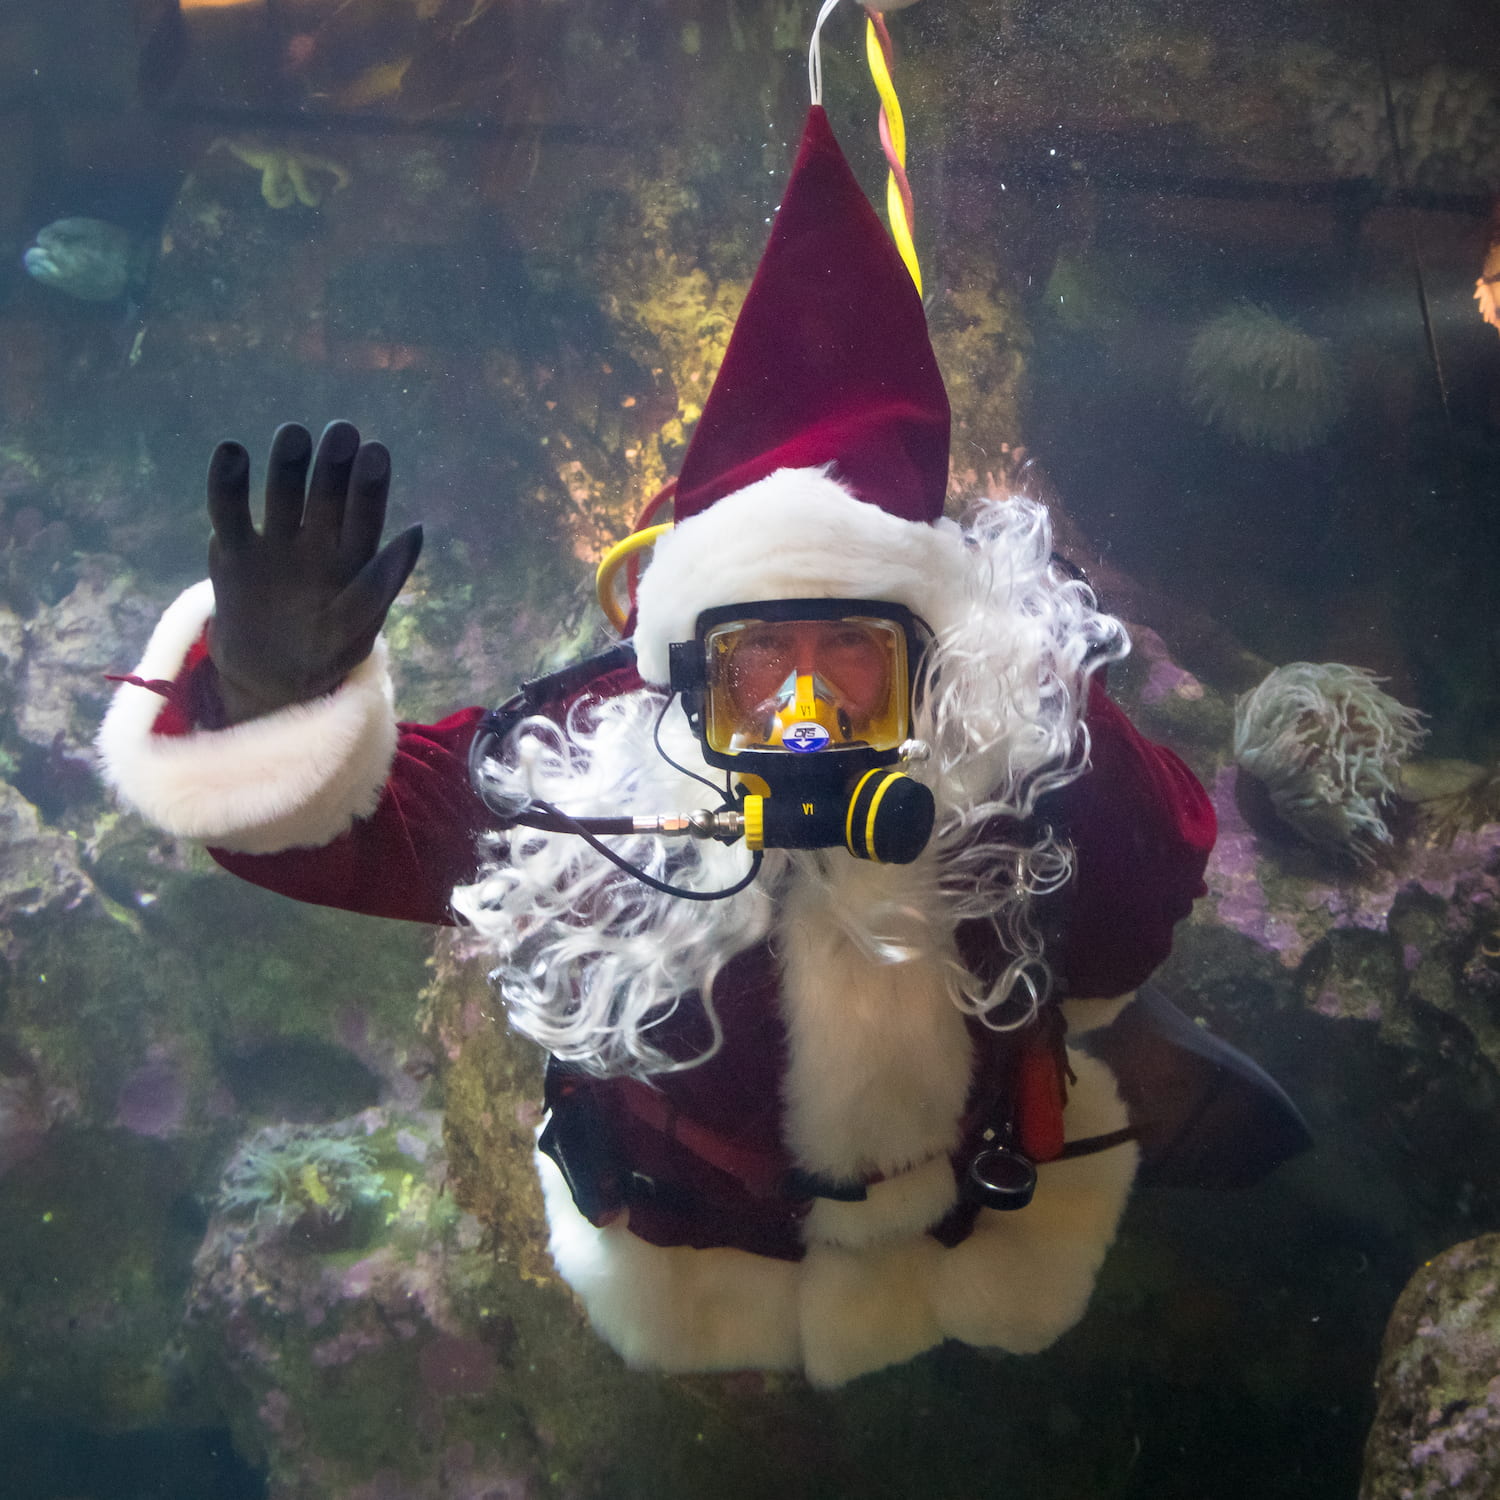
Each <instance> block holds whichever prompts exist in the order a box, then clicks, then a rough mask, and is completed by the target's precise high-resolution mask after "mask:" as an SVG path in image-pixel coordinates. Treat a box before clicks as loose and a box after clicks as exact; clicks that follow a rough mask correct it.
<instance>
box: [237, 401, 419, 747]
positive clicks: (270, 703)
mask: <svg viewBox="0 0 1500 1500" xmlns="http://www.w3.org/2000/svg"><path fill="white" fill-rule="evenodd" d="M309 461H311V464H312V478H311V480H310V481H309V479H308V464H309ZM390 485H391V456H390V454H389V453H388V452H386V450H385V448H384V447H383V446H382V445H381V444H380V443H361V442H360V440H359V432H358V430H357V429H356V428H354V427H353V426H351V425H350V424H349V423H348V422H331V423H330V424H329V425H328V427H327V428H326V429H325V430H324V433H323V436H322V438H321V439H320V440H319V442H318V451H317V455H316V457H313V453H312V437H311V436H310V434H309V433H308V431H307V429H306V428H305V427H302V426H299V425H298V424H297V423H295V422H288V423H287V424H286V425H285V426H282V427H279V428H277V429H276V436H275V437H274V438H273V439H272V440H271V457H270V462H269V466H268V469H267V473H266V507H265V519H264V522H263V524H262V527H261V530H260V531H259V532H257V531H256V530H255V525H254V523H253V522H252V520H251V519H250V456H249V454H248V453H246V451H245V449H244V448H243V447H242V446H241V445H240V444H239V443H220V444H219V446H218V447H217V448H215V449H214V455H213V458H212V459H211V460H210V461H209V466H208V514H209V518H210V520H212V522H213V528H214V534H213V538H212V540H211V541H210V542H209V544H208V572H209V576H210V577H211V578H212V579H213V585H214V619H213V624H212V626H211V627H210V629H209V637H208V653H209V655H210V657H212V659H213V663H214V666H215V667H216V668H217V669H218V674H219V688H220V693H221V696H222V698H223V700H224V708H225V710H226V712H227V714H228V717H229V722H230V723H231V724H239V723H242V722H243V721H244V720H246V719H253V718H255V717H257V716H258V715H260V714H267V713H272V712H274V711H275V710H276V709H278V708H285V707H286V706H287V705H288V704H291V703H304V702H306V701H308V700H309V699H312V698H317V697H320V696H321V695H322V694H324V693H329V692H332V691H333V689H334V688H336V687H337V686H338V685H339V684H340V683H341V682H342V681H343V680H344V678H345V677H347V676H348V675H349V673H350V672H351V671H353V669H354V668H355V667H357V666H358V665H359V664H360V662H362V661H363V660H364V659H365V657H366V656H368V655H369V654H370V648H371V647H372V646H373V645H374V643H375V637H376V636H377V635H378V634H379V632H380V627H381V624H382V623H383V621H384V620H385V616H386V611H387V610H388V609H390V607H391V602H392V600H394V599H395V597H396V595H397V594H399V593H400V592H401V586H402V584H404V583H405V582H406V579H407V575H408V574H409V573H410V572H411V570H412V568H413V567H415V566H416V561H417V557H418V555H419V554H420V553H421V551H422V528H421V527H420V526H413V527H411V528H410V529H409V530H407V531H403V532H402V533H401V535H400V536H398V537H396V538H395V539H394V540H393V541H391V542H390V543H388V544H387V545H386V546H385V547H384V548H381V546H380V533H381V531H382V529H383V528H384V526H385V504H386V496H387V494H388V493H389V491H390Z"/></svg>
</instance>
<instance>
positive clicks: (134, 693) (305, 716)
mask: <svg viewBox="0 0 1500 1500" xmlns="http://www.w3.org/2000/svg"><path fill="white" fill-rule="evenodd" d="M213 603H214V596H213V585H212V584H210V583H208V582H206V581H205V582H203V583H199V584H195V585H194V586H193V587H192V588H190V589H188V590H187V591H186V592H185V593H183V594H181V595H180V596H179V597H178V598H177V599H176V600H174V601H173V603H172V604H171V605H170V606H168V608H167V611H166V613H165V614H164V615H163V616H162V618H161V620H160V621H159V622H158V624H157V627H156V629H155V631H154V632H153V633H152V636H151V640H150V642H149V643H148V645H147V647H146V653H145V655H144V656H143V657H142V658H141V664H140V665H139V666H138V667H137V668H136V670H135V675H136V676H138V677H143V678H145V679H147V680H148V681H152V680H155V679H158V678H165V679H167V680H168V681H170V680H173V679H174V678H175V677H176V676H177V674H178V672H180V671H181V669H182V664H183V662H184V661H185V659H186V657H187V654H188V652H189V650H190V649H191V648H192V646H193V643H194V642H195V641H197V639H198V638H199V636H200V635H201V634H202V633H203V628H204V626H205V625H206V624H207V623H208V621H209V620H210V619H211V618H212V616H213ZM392 705H393V692H392V688H391V680H390V673H389V671H388V670H387V666H386V651H385V645H384V643H383V642H380V641H377V642H376V645H375V649H374V650H373V651H372V652H371V653H370V655H369V656H367V657H366V658H365V660H364V661H363V662H361V663H360V665H359V666H357V667H356V668H355V669H354V671H352V672H351V673H350V674H349V676H348V677H347V678H346V679H345V681H344V682H343V684H342V685H341V686H340V687H339V688H338V689H337V690H336V691H334V692H332V693H329V694H328V695H327V696H326V697H323V698H318V699H316V700H314V701H313V702H311V703H298V704H294V705H292V706H291V707H289V708H283V709H280V710H279V711H277V712H276V713H272V714H267V715H265V716H264V717H263V718H259V719H251V720H248V721H247V722H246V723H243V724H237V725H235V726H233V727H232V728H229V729H220V730H196V731H194V732H193V733H191V734H186V735H158V734H153V733H152V726H153V725H154V724H155V723H156V719H157V716H158V715H159V714H160V713H161V710H162V706H163V705H162V699H161V697H160V696H159V695H158V694H156V693H154V692H152V691H150V690H149V689H146V688H140V687H136V686H134V685H133V684H130V683H126V684H124V685H122V686H121V687H120V688H119V690H118V691H117V692H116V693H115V697H114V702H113V703H112V704H111V705H110V709H109V712H108V713H107V714H106V715H105V718H104V724H103V726H102V728H101V729H100V731H99V736H98V740H97V745H98V750H99V756H100V760H101V763H102V770H103V774H104V779H105V780H106V781H107V782H108V783H109V785H110V786H111V787H112V788H113V789H114V791H115V792H116V793H117V795H118V796H119V797H120V799H121V800H122V801H123V802H125V803H126V804H127V805H129V806H130V807H132V808H134V809H135V810H136V811H137V812H139V813H140V814H141V815H142V816H143V817H145V818H146V819H147V820H148V821H150V822H152V823H154V824H155V825H156V826H157V827H158V828H161V829H164V830H165V831H166V832H168V833H171V834H175V835H176V836H177V837H179V838H192V839H201V840H203V841H205V842H207V843H211V844H215V845H217V846H219V847H221V848H225V849H231V850H234V851H235V852H237V853H241V854H273V853H276V852H278V851H279V850H282V849H289V848H297V847H305V846H317V845H321V844H326V843H328V842H329V841H330V840H331V839H334V838H336V837H337V836H338V835H339V834H341V833H343V832H344V831H345V830H346V829H347V828H348V827H349V825H350V824H351V823H352V822H353V821H354V819H355V818H359V817H367V816H368V815H369V814H370V813H372V812H374V810H375V806H376V804H377V803H378V802H379V800H380V794H381V790H382V788H383V787H384V786H385V781H386V777H387V775H388V774H389V772H390V768H391V763H392V761H393V760H394V759H395V754H396V720H395V713H394V709H393V706H392Z"/></svg>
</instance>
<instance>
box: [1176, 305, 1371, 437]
mask: <svg viewBox="0 0 1500 1500" xmlns="http://www.w3.org/2000/svg"><path fill="white" fill-rule="evenodd" d="M1183 399H1184V400H1185V401H1186V402H1187V404H1188V405H1189V406H1190V407H1192V408H1193V410H1194V411H1195V412H1197V413H1198V415H1199V416H1200V417H1201V418H1202V419H1203V421H1204V422H1206V423H1207V424H1208V425H1209V426H1210V427H1214V428H1217V429H1218V430H1219V431H1220V432H1221V433H1223V434H1224V435H1225V436H1226V437H1229V438H1233V439H1234V440H1235V441H1236V442H1240V443H1249V444H1251V445H1255V446H1262V447H1266V448H1271V449H1274V450H1275V451H1276V452H1278V453H1298V452H1301V451H1302V449H1304V448H1310V447H1311V446H1312V445H1313V444H1314V443H1316V442H1318V441H1320V440H1321V439H1322V438H1323V437H1324V436H1325V435H1326V433H1327V432H1328V429H1329V428H1330V427H1332V426H1333V424H1334V422H1335V421H1336V420H1337V419H1338V418H1339V416H1340V415H1341V414H1342V412H1343V410H1344V384H1343V380H1342V377H1341V376H1340V374H1339V369H1338V365H1337V363H1336V362H1335V360H1334V358H1333V354H1332V352H1331V351H1330V349H1329V347H1328V344H1327V342H1326V340H1324V339H1318V338H1314V337H1313V336H1312V335H1311V334H1310V333H1304V332H1303V331H1302V330H1301V329H1300V328H1298V327H1297V326H1296V324H1294V323H1289V322H1287V321H1286V320H1285V319H1284V318H1278V317H1277V316H1276V315H1275V314H1274V313H1271V312H1268V311H1267V310H1266V309H1265V308H1263V307H1254V306H1252V305H1251V304H1249V303H1247V302H1242V303H1240V304H1238V305H1237V306H1235V307H1232V308H1230V310H1229V311H1228V312H1226V313H1221V314H1220V315H1219V316H1218V317H1216V318H1213V319H1210V321H1209V322H1207V323H1205V324H1204V325H1203V327H1202V328H1200V329H1199V330H1198V332H1197V333H1196V334H1195V335H1194V337H1193V342H1192V343H1191V344H1190V345H1189V346H1188V353H1187V363H1186V365H1185V366H1184V369H1183Z"/></svg>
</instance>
